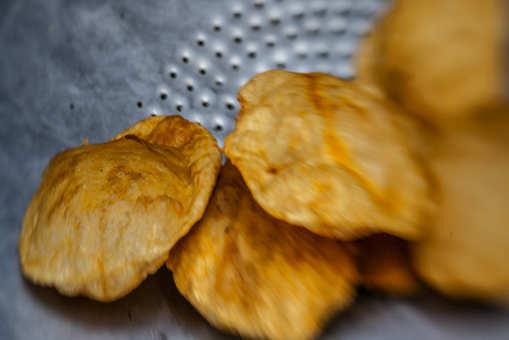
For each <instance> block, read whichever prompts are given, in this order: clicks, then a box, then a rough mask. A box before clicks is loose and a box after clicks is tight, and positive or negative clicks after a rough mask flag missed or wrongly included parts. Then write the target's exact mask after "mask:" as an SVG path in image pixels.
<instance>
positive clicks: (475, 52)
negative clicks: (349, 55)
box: [356, 0, 509, 125]
mask: <svg viewBox="0 0 509 340" xmlns="http://www.w3.org/2000/svg"><path fill="white" fill-rule="evenodd" d="M504 1H505V0H486V1H478V0H447V1H443V0H427V1H421V0H398V1H395V3H394V6H393V7H392V8H391V9H390V11H389V12H388V14H387V15H385V16H384V17H383V18H382V19H381V20H380V22H379V23H378V25H376V27H375V29H374V30H373V32H371V33H370V34H369V35H368V36H367V37H366V38H365V39H364V41H363V42H361V45H360V46H361V47H360V49H359V52H358V53H357V57H356V59H357V62H356V64H357V74H358V80H359V81H360V82H363V83H367V84H369V85H372V87H374V88H379V89H380V90H381V92H383V93H385V94H386V95H387V96H388V97H389V98H391V99H392V100H394V101H396V102H397V103H399V104H401V105H402V106H403V107H404V108H405V109H406V110H408V111H409V112H411V113H413V114H416V115H418V116H420V117H422V118H424V119H426V120H428V121H429V122H431V123H433V124H435V125H444V124H448V123H449V121H450V120H454V119H456V118H458V117H461V116H469V115H473V114H477V113H478V112H479V111H486V110H487V109H492V108H496V107H499V106H505V107H506V108H507V107H509V97H508V96H507V89H508V83H507V70H509V68H508V67H509V61H508V58H507V54H506V47H505V46H506V45H507V41H509V38H508V37H507V35H506V32H507V29H506V22H507V20H508V19H509V11H508V9H507V8H506V5H507V4H506V3H504ZM504 93H505V94H504Z"/></svg>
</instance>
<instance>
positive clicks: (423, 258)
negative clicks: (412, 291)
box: [411, 112, 509, 304]
mask: <svg viewBox="0 0 509 340" xmlns="http://www.w3.org/2000/svg"><path fill="white" fill-rule="evenodd" d="M482 117H483V118H482V119H479V120H473V121H471V120H467V121H458V123H457V124H456V126H455V128H454V129H452V130H448V131H447V133H445V134H444V135H442V136H440V138H437V139H436V140H435V141H434V142H435V146H434V152H433V153H432V154H430V156H429V162H430V164H431V169H432V171H433V174H434V175H435V176H436V178H437V181H438V184H439V185H440V192H441V200H440V206H439V209H438V213H437V216H436V218H435V219H434V220H433V222H432V223H430V225H429V228H428V230H427V231H426V237H424V238H423V239H422V240H420V241H419V242H417V243H416V245H415V246H414V247H412V248H411V249H412V253H413V258H414V265H415V268H416V271H417V272H418V273H419V274H420V275H421V276H422V278H423V279H424V281H426V282H427V283H428V284H430V285H431V286H432V287H434V288H435V289H437V290H439V291H440V292H442V293H444V294H446V295H448V296H452V297H455V298H466V299H476V300H485V301H492V302H501V303H504V304H509V265H508V262H507V260H508V249H509V209H508V204H509V157H508V156H509V115H508V114H507V112H506V113H502V112H500V113H493V114H491V113H487V112H486V113H484V114H483V116H482Z"/></svg>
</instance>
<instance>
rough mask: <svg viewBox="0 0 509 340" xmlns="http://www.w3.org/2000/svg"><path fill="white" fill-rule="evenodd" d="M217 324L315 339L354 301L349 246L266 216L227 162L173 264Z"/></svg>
mask: <svg viewBox="0 0 509 340" xmlns="http://www.w3.org/2000/svg"><path fill="white" fill-rule="evenodd" d="M167 266H168V268H170V269H171V270H172V271H173V278H174V280H175V283H176V285H177V288H178V289H179V291H180V292H181V293H182V294H183V295H184V296H185V297H186V299H188V300H189V301H190V302H191V304H193V305H194V306H195V307H196V308H197V309H198V310H199V311H200V313H201V314H202V315H203V316H204V317H205V318H206V319H207V320H208V321H209V322H210V323H211V324H213V325H214V326H216V327H218V328H220V329H223V330H227V331H230V332H233V333H237V334H240V335H241V336H244V337H255V338H268V339H294V340H298V339H311V338H313V337H315V336H316V335H317V334H318V333H319V332H320V330H321V329H322V328H323V326H324V323H325V322H326V321H327V320H328V319H329V318H330V317H331V316H332V315H333V314H334V313H335V312H337V311H340V310H342V309H344V308H345V307H346V306H348V305H349V304H350V302H351V301H352V300H353V296H354V292H355V287H354V285H355V284H356V283H357V280H358V275H357V270H356V266H355V261H354V259H353V256H352V255H351V254H350V253H349V251H347V247H346V246H345V245H344V244H342V243H339V242H336V241H335V240H332V239H327V238H322V237H320V236H318V235H315V234H312V233H310V232H309V231H307V230H305V229H304V228H299V227H296V226H292V225H289V224H287V223H285V222H283V221H279V220H276V219H274V218H273V217H271V216H270V215H268V214H267V213H265V212H264V211H263V210H262V209H261V208H260V206H259V205H258V204H257V203H256V202H255V201H254V200H253V198H252V196H251V194H250V193H249V191H248V189H247V187H246V186H245V184H244V183H243V181H242V178H241V176H240V174H239V173H238V171H237V170H236V169H235V168H234V167H233V166H232V165H231V163H227V164H226V165H225V166H224V168H223V170H222V172H221V175H220V178H219V182H218V185H217V188H216V190H215V192H214V195H213V196H212V199H211V201H210V204H209V207H208V208H207V212H206V213H205V215H204V217H203V219H202V220H201V221H200V222H199V223H198V224H197V225H196V226H194V227H193V229H192V230H191V232H190V233H189V234H188V235H187V236H186V237H184V238H183V239H182V240H180V241H179V242H178V244H177V245H176V246H175V247H174V248H173V249H172V251H171V254H170V258H169V260H168V263H167Z"/></svg>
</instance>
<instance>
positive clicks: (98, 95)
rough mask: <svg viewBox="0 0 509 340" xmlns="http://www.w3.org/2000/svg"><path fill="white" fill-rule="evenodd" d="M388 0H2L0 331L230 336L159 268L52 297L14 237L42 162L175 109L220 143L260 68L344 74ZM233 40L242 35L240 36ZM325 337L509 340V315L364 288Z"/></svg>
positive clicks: (52, 335) (60, 335) (13, 335)
mask: <svg viewBox="0 0 509 340" xmlns="http://www.w3.org/2000/svg"><path fill="white" fill-rule="evenodd" d="M382 5H383V1H379V0H378V1H377V0H357V1H355V0H344V1H341V0H336V1H320V0H311V1H295V0H279V1H278V0H246V1H233V0H232V1H220V0H215V1H206V0H194V1H184V0H181V1H176V0H150V1H136V0H128V1H113V0H111V1H99V0H80V1H63V0H51V1H50V0H46V1H44V0H39V1H37V0H19V1H13V0H2V1H0V188H1V189H0V231H1V234H0V275H1V280H0V338H1V339H76V340H77V339H159V340H165V339H230V338H231V339H233V338H235V337H231V336H228V335H224V334H222V333H220V332H218V331H216V330H215V329H213V328H212V327H210V326H209V325H208V324H207V323H206V322H205V320H204V319H203V318H202V317H201V316H200V315H199V314H198V313H197V312H196V311H195V310H194V309H193V308H192V307H191V306H190V305H189V304H188V303H187V302H186V301H185V300H184V298H183V297H182V296H180V294H179V293H178V292H177V290H176V288H175V286H174V284H173V282H172V279H171V274H170V273H169V272H168V271H167V270H166V269H162V270H160V271H159V272H158V273H157V274H156V275H153V276H151V277H150V278H149V279H147V280H146V281H145V282H144V283H143V284H142V285H141V286H140V287H139V288H137V289H136V290H135V291H134V292H133V293H131V294H130V295H128V296H127V297H125V298H123V299H121V300H119V301H117V302H113V303H110V304H102V303H97V302H93V301H89V300H87V299H83V298H67V297H63V296H60V295H59V294H58V293H56V291H54V290H53V289H48V288H41V287H37V286H34V285H32V284H30V283H29V282H26V281H25V280H24V279H23V278H22V276H21V275H20V271H19V265H18V257H17V238H18V234H19V230H20V224H21V219H22V216H23V213H24V210H25V208H26V206H27V204H28V202H29V200H30V198H31V195H32V194H33V192H34V191H35V189H36V187H37V185H38V183H39V179H40V175H41V172H42V170H43V169H44V167H45V166H46V164H47V162H48V160H49V159H50V158H51V157H52V156H53V155H54V154H55V153H57V152H59V151H61V150H63V149H65V148H69V147H73V146H76V145H79V144H80V143H81V142H82V140H83V139H88V140H89V141H90V142H92V143H95V142H102V141H105V140H107V139H108V138H110V137H111V136H113V135H115V134H116V133H117V132H119V131H121V130H122V129H124V128H126V127H127V126H129V125H131V124H133V123H134V122H136V121H138V120H140V119H142V118H144V117H147V116H149V115H151V114H173V113H179V112H180V113H181V114H182V115H184V116H185V117H187V118H189V119H192V120H194V121H198V122H200V123H201V124H203V125H204V126H206V127H207V128H209V129H210V130H211V131H212V132H213V133H214V134H215V136H216V137H217V138H218V140H219V141H220V143H222V140H223V138H224V136H225V135H226V134H227V133H228V132H229V131H230V130H231V129H232V127H233V119H234V117H235V113H236V112H237V109H238V103H237V102H236V99H235V94H236V92H237V90H238V88H239V86H240V85H241V84H242V83H243V82H244V81H245V80H247V79H248V78H249V77H250V76H251V75H253V74H254V73H256V72H259V71H263V70H266V69H269V68H275V67H278V68H287V69H291V70H297V71H311V70H319V71H325V72H330V73H333V74H336V75H338V76H342V77H352V76H353V75H354V71H353V69H352V66H351V62H350V59H351V56H352V53H354V51H355V43H356V41H357V38H358V36H359V35H360V34H361V33H362V32H364V31H365V30H366V29H368V28H369V26H370V23H371V22H372V15H373V14H374V13H375V12H377V13H379V11H380V9H381V8H382ZM239 39H240V40H239ZM321 338H322V339H391V340H392V339H481V338H483V339H509V312H508V311H503V310H499V309H496V308H494V307H488V306H479V305H473V304H465V303H456V302H451V301H448V300H445V299H443V298H441V297H438V296H435V295H433V294H429V295H426V296H424V297H420V298H417V299H411V300H406V299H394V298H388V297H383V296H378V295H371V296H369V295H367V294H365V293H362V294H361V295H360V297H359V299H358V301H357V303H356V304H354V306H353V307H352V308H351V309H350V310H348V311H347V312H345V313H343V314H341V315H339V316H338V317H336V318H335V320H334V321H333V322H331V324H330V326H329V327H328V328H327V330H326V331H325V333H324V335H323V336H322V337H321Z"/></svg>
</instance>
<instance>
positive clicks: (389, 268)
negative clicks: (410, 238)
mask: <svg viewBox="0 0 509 340" xmlns="http://www.w3.org/2000/svg"><path fill="white" fill-rule="evenodd" d="M355 245H356V252H357V259H358V260H357V263H358V266H359V273H360V278H361V284H362V285H363V286H364V287H365V288H367V289H369V290H372V291H377V292H383V293H387V294H390V295H399V296H411V295H415V294H417V293H418V292H419V291H420V290H421V284H420V283H419V280H418V278H417V276H416V274H415V272H414V269H413V267H412V261H411V258H410V252H409V244H408V242H406V241H405V240H402V239H399V238H397V237H394V236H391V235H387V234H377V235H373V236H370V237H367V238H365V239H362V240H359V241H357V242H356V244H355Z"/></svg>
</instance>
